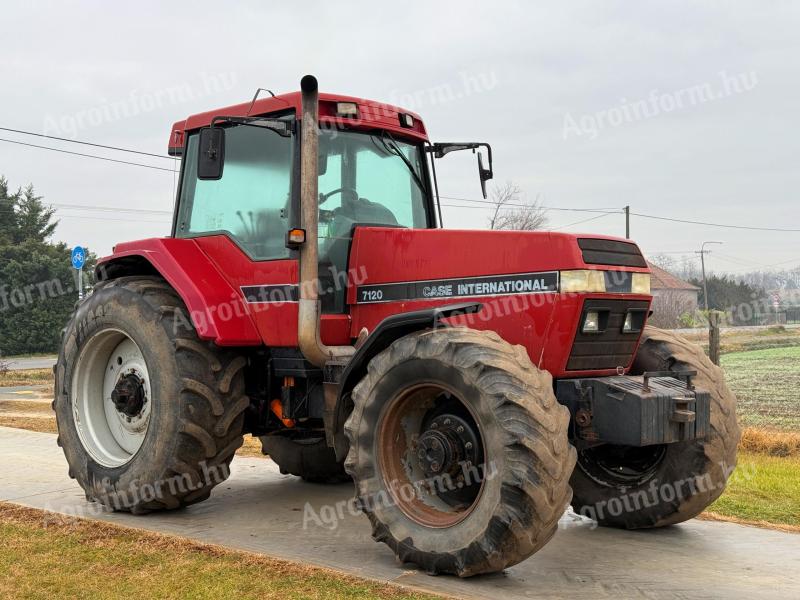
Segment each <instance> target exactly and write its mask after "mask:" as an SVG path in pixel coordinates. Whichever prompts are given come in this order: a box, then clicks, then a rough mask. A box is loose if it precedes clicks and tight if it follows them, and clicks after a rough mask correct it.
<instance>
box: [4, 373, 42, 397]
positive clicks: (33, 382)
mask: <svg viewBox="0 0 800 600" xmlns="http://www.w3.org/2000/svg"><path fill="white" fill-rule="evenodd" d="M20 386H47V387H45V388H42V389H43V391H44V392H46V393H49V394H50V395H51V396H52V394H53V370H52V369H31V370H28V371H7V372H5V373H0V387H20Z"/></svg>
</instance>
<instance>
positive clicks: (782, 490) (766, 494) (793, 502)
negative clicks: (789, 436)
mask: <svg viewBox="0 0 800 600" xmlns="http://www.w3.org/2000/svg"><path fill="white" fill-rule="evenodd" d="M708 511H710V512H712V513H717V514H719V515H722V516H725V517H730V518H734V519H739V520H743V521H750V522H759V521H766V522H768V523H771V524H775V525H788V526H791V527H800V458H798V457H776V456H766V455H763V454H753V453H749V452H746V453H742V452H740V453H739V464H738V466H737V467H736V470H735V471H734V472H733V474H732V475H731V478H730V480H729V481H728V487H727V488H726V490H725V493H724V494H723V495H722V496H721V497H720V498H719V499H718V500H717V501H716V502H714V504H712V505H711V506H709V507H708Z"/></svg>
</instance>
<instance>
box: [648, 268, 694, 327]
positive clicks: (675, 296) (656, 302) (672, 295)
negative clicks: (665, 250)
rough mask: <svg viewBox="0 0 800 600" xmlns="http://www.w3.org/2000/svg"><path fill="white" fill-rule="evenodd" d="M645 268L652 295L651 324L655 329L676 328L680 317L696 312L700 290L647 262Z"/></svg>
mask: <svg viewBox="0 0 800 600" xmlns="http://www.w3.org/2000/svg"><path fill="white" fill-rule="evenodd" d="M647 266H648V267H650V272H651V275H650V291H651V292H652V294H653V305H652V310H653V317H652V319H651V323H652V324H653V325H656V326H657V327H678V326H679V325H680V317H681V315H684V314H686V313H694V312H695V311H696V310H697V305H698V294H699V293H700V288H699V287H697V286H696V285H692V284H691V283H689V282H688V281H684V280H683V279H680V278H678V277H675V275H673V274H672V273H668V272H667V271H665V270H664V269H662V268H661V267H657V266H656V265H654V264H653V263H650V262H648V263H647Z"/></svg>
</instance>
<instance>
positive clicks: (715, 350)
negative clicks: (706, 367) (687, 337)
mask: <svg viewBox="0 0 800 600" xmlns="http://www.w3.org/2000/svg"><path fill="white" fill-rule="evenodd" d="M708 357H709V358H710V359H711V362H713V363H714V364H715V365H719V312H717V311H716V310H712V311H710V312H709V313H708Z"/></svg>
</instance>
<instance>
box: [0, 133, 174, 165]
mask: <svg viewBox="0 0 800 600" xmlns="http://www.w3.org/2000/svg"><path fill="white" fill-rule="evenodd" d="M0 131H12V132H14V133H22V134H24V135H35V136H36V137H41V138H47V139H48V140H59V141H61V142H69V143H70V144H83V145H84V146H94V147H95V148H105V149H106V150H117V151H119V152H130V153H131V154H141V155H142V156H154V157H155V158H166V159H167V160H174V158H173V157H171V156H165V155H164V154H154V153H152V152H142V151H141V150H131V149H130V148H120V147H118V146H105V145H103V144H95V143H92V142H83V141H81V140H71V139H69V138H62V137H58V136H55V135H45V134H43V133H34V132H33V131H24V130H22V129H11V128H10V127H0Z"/></svg>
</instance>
